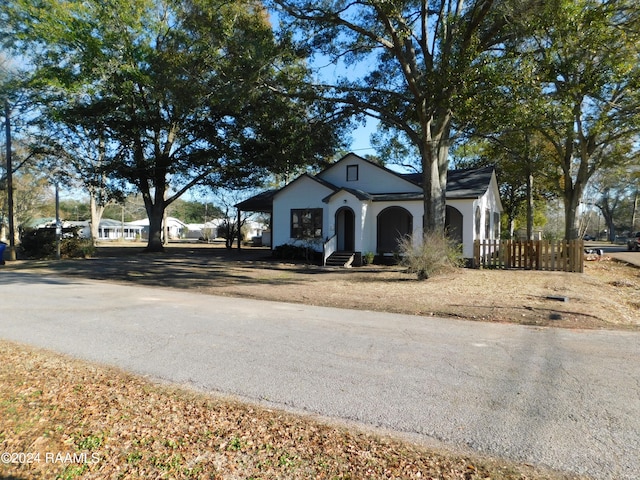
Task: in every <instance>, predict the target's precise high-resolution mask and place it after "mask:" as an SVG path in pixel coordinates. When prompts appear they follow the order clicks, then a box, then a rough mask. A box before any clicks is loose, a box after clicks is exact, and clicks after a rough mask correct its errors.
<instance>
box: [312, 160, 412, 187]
mask: <svg viewBox="0 0 640 480" xmlns="http://www.w3.org/2000/svg"><path fill="white" fill-rule="evenodd" d="M350 157H356V158H357V159H359V160H361V161H363V162H365V163H366V164H368V165H370V166H372V167H374V168H377V169H378V170H381V171H383V172H384V173H386V174H387V175H393V176H394V177H397V178H400V179H401V180H405V181H409V182H410V183H414V182H411V180H409V179H407V178H405V176H404V175H403V174H401V173H398V172H394V171H393V170H391V169H390V168H387V167H385V166H384V165H380V164H379V163H375V162H372V161H371V160H367V159H366V158H364V157H361V156H360V155H357V154H355V153H353V152H351V153H347V154H346V155H344V156H343V157H342V158H340V160H338V161H336V162H334V163H332V164H331V165H329V166H328V167H327V168H325V169H324V170H322V171H321V172H319V173H318V174H317V176H318V177H322V176H323V175H324V174H325V173H326V172H328V171H329V170H331V169H333V168H334V167H336V166H337V165H339V164H340V163H342V162H344V161H345V160H347V159H349V158H350ZM418 186H420V187H422V185H421V184H420V185H418Z"/></svg>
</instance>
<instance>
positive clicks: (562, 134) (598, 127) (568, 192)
mask: <svg viewBox="0 0 640 480" xmlns="http://www.w3.org/2000/svg"><path fill="white" fill-rule="evenodd" d="M538 20H539V23H538V25H537V31H536V34H535V35H534V36H533V37H531V38H527V39H526V41H523V42H521V43H520V47H521V48H522V53H523V55H528V56H529V57H530V58H531V59H532V60H533V61H532V62H531V64H533V65H536V69H535V71H534V77H535V78H536V79H539V88H538V91H537V92H536V93H535V97H536V99H537V101H539V102H542V103H541V105H542V106H543V108H541V109H540V112H541V114H542V118H541V119H540V120H539V121H538V122H536V123H535V128H536V129H537V130H538V131H539V132H540V133H541V134H542V135H543V136H544V137H545V138H546V139H547V140H548V141H549V142H550V144H551V145H552V146H553V149H554V152H555V154H554V163H555V165H557V167H558V170H559V175H558V188H559V190H560V191H561V192H562V198H563V202H564V209H565V237H566V238H568V239H571V238H577V237H578V224H577V212H578V206H579V204H580V201H581V199H582V194H583V192H584V189H585V187H586V186H587V183H588V182H589V180H590V179H591V178H592V177H593V175H594V174H595V173H596V172H598V171H599V170H601V169H603V168H608V167H612V166H615V165H619V164H621V163H624V162H626V161H627V160H628V159H630V158H633V157H634V155H635V154H636V150H637V148H638V146H637V136H638V134H639V133H640V121H639V120H640V115H639V113H640V64H639V63H638V56H639V54H640V50H639V48H638V45H640V36H639V33H640V32H639V29H638V25H640V7H639V6H638V5H637V2H634V1H631V0H620V1H616V2H601V1H599V0H579V1H575V0H557V1H554V2H547V3H545V4H544V8H541V9H540V12H539V16H538Z"/></svg>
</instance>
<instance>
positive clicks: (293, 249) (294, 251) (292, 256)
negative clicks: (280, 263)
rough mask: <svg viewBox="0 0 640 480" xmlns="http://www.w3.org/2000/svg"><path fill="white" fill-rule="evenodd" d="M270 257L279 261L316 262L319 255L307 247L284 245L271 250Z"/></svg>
mask: <svg viewBox="0 0 640 480" xmlns="http://www.w3.org/2000/svg"><path fill="white" fill-rule="evenodd" d="M272 255H273V256H274V257H275V258H278V259H280V260H304V261H307V262H308V261H313V262H318V261H319V259H320V257H321V254H320V253H318V252H316V251H315V250H313V249H312V248H310V247H309V246H308V245H291V244H289V243H285V244H284V245H278V246H277V247H276V248H274V249H273V252H272Z"/></svg>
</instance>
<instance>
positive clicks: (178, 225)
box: [130, 217, 189, 239]
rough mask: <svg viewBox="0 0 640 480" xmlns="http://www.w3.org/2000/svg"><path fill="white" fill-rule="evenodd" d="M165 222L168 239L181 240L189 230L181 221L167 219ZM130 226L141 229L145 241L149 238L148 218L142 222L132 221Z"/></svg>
mask: <svg viewBox="0 0 640 480" xmlns="http://www.w3.org/2000/svg"><path fill="white" fill-rule="evenodd" d="M166 222H167V229H168V231H169V239H178V238H182V237H183V234H184V235H186V233H187V231H188V230H189V229H188V227H187V224H186V223H184V222H182V221H181V220H178V219H177V218H174V217H167V218H166ZM130 224H131V225H135V226H138V227H142V228H143V231H142V235H143V238H145V239H147V238H149V219H148V218H144V219H142V220H134V221H133V222H130Z"/></svg>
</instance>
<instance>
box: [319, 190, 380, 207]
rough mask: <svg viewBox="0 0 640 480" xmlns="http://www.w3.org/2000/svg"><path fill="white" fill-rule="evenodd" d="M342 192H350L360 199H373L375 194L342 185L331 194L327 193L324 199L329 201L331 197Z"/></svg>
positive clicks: (325, 201) (326, 201)
mask: <svg viewBox="0 0 640 480" xmlns="http://www.w3.org/2000/svg"><path fill="white" fill-rule="evenodd" d="M340 192H347V193H350V194H351V195H353V196H354V197H356V198H357V199H358V200H371V199H372V197H373V195H372V194H370V193H367V192H363V191H362V190H357V189H355V188H346V187H342V188H339V189H337V190H336V191H334V192H332V193H330V194H329V195H327V196H326V197H324V198H323V199H322V201H323V202H324V203H329V201H330V200H331V198H332V197H333V196H334V195H336V194H338V193H340Z"/></svg>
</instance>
